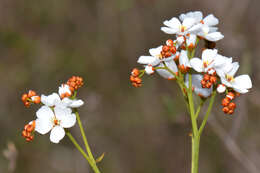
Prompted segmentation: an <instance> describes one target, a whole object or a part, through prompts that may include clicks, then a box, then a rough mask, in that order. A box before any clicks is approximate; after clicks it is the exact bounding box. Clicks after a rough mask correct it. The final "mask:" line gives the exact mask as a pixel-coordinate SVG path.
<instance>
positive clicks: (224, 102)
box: [221, 98, 230, 107]
mask: <svg viewBox="0 0 260 173" xmlns="http://www.w3.org/2000/svg"><path fill="white" fill-rule="evenodd" d="M229 103H230V100H229V99H228V98H224V99H223V100H222V103H221V104H222V106H224V107H226V106H228V104H229Z"/></svg>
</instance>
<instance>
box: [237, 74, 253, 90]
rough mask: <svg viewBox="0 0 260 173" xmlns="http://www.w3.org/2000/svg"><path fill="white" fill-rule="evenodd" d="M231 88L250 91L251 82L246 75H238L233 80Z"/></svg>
mask: <svg viewBox="0 0 260 173" xmlns="http://www.w3.org/2000/svg"><path fill="white" fill-rule="evenodd" d="M233 86H234V87H235V88H243V89H250V88H252V81H251V79H250V77H249V76H248V75H240V76H237V77H236V78H235V79H234V83H233Z"/></svg>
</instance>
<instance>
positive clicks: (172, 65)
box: [165, 60, 178, 73]
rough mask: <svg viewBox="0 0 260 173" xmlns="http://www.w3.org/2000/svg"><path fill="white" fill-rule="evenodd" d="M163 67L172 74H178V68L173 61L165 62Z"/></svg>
mask: <svg viewBox="0 0 260 173" xmlns="http://www.w3.org/2000/svg"><path fill="white" fill-rule="evenodd" d="M165 65H166V66H167V67H168V68H169V69H170V70H171V71H173V72H175V73H176V72H178V67H177V65H176V63H175V61H173V60H171V61H167V62H165Z"/></svg>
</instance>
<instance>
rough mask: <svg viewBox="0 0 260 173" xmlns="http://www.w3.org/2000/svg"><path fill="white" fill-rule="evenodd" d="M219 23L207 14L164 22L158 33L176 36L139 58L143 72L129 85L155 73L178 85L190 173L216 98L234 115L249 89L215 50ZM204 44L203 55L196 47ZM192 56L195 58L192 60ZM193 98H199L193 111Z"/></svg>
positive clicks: (246, 79) (194, 170) (247, 81)
mask: <svg viewBox="0 0 260 173" xmlns="http://www.w3.org/2000/svg"><path fill="white" fill-rule="evenodd" d="M218 23H219V20H218V19H217V18H216V17H215V16H214V15H213V14H210V15H208V16H206V17H204V18H203V14H202V12H200V11H195V12H188V13H185V14H181V15H180V16H179V18H176V17H173V18H172V19H170V20H166V21H164V22H163V24H164V25H165V26H164V27H161V30H162V31H163V32H165V33H167V34H174V35H176V38H175V39H173V40H172V39H169V40H167V41H166V43H165V45H161V46H159V47H156V48H152V49H149V53H150V55H149V56H140V57H139V59H138V61H137V62H138V63H139V64H141V65H143V66H144V69H141V70H139V69H137V68H134V69H133V70H132V72H131V75H130V81H131V83H132V85H133V86H134V87H140V86H142V79H141V78H142V76H143V75H144V74H145V73H146V74H147V75H152V74H154V72H155V71H156V72H157V73H158V74H159V75H160V76H162V77H163V78H166V79H168V80H174V81H176V82H177V84H178V86H179V87H180V89H181V92H182V94H183V97H184V99H185V102H186V104H187V109H188V112H189V114H190V119H191V125H192V135H191V138H192V164H191V172H192V173H198V162H199V146H200V138H201V135H202V132H203V130H204V127H205V125H206V123H207V120H208V117H209V115H210V113H211V110H212V107H213V104H214V100H215V97H216V94H217V93H219V94H224V95H225V97H224V98H223V100H222V106H223V109H222V111H223V112H224V113H225V114H233V113H234V111H235V108H236V104H235V102H234V100H235V98H237V97H238V96H239V95H240V94H244V93H247V92H248V91H249V89H250V88H252V82H251V79H250V77H249V76H248V75H239V76H237V77H235V74H236V72H237V71H238V68H239V63H238V62H233V59H232V58H230V57H226V56H223V55H221V54H219V51H218V50H217V49H215V46H216V42H217V41H219V40H221V39H223V38H224V36H223V35H222V34H221V32H219V31H218V27H217V25H218ZM201 41H204V43H205V45H204V47H203V48H202V51H201V50H200V48H199V43H200V42H201ZM195 53H196V54H198V57H195ZM194 96H198V97H199V98H200V103H199V104H198V106H197V108H196V109H195V104H194V100H195V99H194ZM207 100H209V104H208V108H207V111H206V113H205V115H204V117H203V120H202V122H201V124H199V123H198V122H199V119H198V118H199V114H200V110H201V108H202V107H203V105H204V103H205V102H206V101H207Z"/></svg>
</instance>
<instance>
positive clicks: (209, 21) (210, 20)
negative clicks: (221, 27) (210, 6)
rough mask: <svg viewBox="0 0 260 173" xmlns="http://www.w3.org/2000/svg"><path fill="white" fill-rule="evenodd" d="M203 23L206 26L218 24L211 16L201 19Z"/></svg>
mask: <svg viewBox="0 0 260 173" xmlns="http://www.w3.org/2000/svg"><path fill="white" fill-rule="evenodd" d="M203 22H204V24H206V25H208V26H215V25H217V24H218V23H219V21H218V19H217V18H216V17H215V16H214V15H213V14H210V15H208V16H206V17H205V18H204V19H203Z"/></svg>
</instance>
